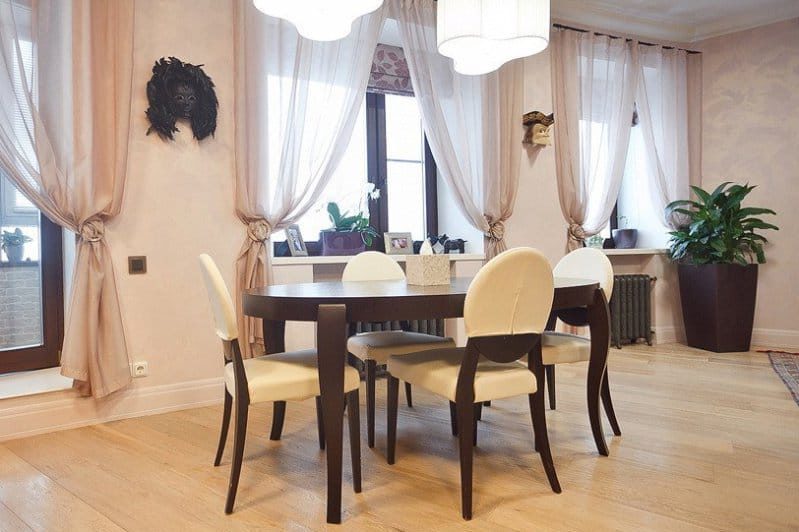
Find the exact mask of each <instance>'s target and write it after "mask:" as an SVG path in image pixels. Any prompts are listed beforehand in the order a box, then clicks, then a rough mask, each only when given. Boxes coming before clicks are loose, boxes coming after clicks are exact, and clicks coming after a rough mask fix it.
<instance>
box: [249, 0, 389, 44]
mask: <svg viewBox="0 0 799 532" xmlns="http://www.w3.org/2000/svg"><path fill="white" fill-rule="evenodd" d="M253 4H254V5H255V7H256V8H257V9H258V10H259V11H262V12H264V13H266V14H267V15H269V16H271V17H277V18H282V19H284V20H287V21H289V22H291V23H292V24H294V25H295V26H296V27H297V31H298V32H299V33H300V35H302V36H303V37H305V38H306V39H311V40H314V41H336V40H338V39H343V38H344V37H346V36H347V35H349V34H350V31H352V23H353V22H355V19H357V18H358V17H361V16H363V15H365V14H367V13H371V12H372V11H374V10H375V9H377V8H378V7H380V6H381V5H382V4H383V0H346V1H344V2H339V1H331V0H253Z"/></svg>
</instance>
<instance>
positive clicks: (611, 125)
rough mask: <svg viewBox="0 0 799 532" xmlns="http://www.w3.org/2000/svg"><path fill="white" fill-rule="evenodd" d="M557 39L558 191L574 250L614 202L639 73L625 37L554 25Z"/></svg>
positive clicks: (554, 73)
mask: <svg viewBox="0 0 799 532" xmlns="http://www.w3.org/2000/svg"><path fill="white" fill-rule="evenodd" d="M551 46H552V52H551V53H552V95H553V99H554V103H555V120H556V125H555V165H556V169H557V180H558V197H559V200H560V208H561V212H562V213H563V217H564V218H565V220H566V222H567V223H568V225H569V227H568V230H567V239H566V241H567V244H566V247H567V249H568V250H574V249H577V248H578V247H582V245H583V242H584V241H585V239H586V237H589V236H592V235H595V234H597V233H599V232H600V231H601V230H602V228H603V227H604V226H605V225H607V223H608V220H609V219H610V215H611V213H612V212H613V207H614V205H615V204H616V198H618V195H619V188H620V187H621V180H622V177H623V176H624V166H625V162H626V159H627V146H628V145H629V142H630V128H631V118H632V113H633V109H634V102H635V91H636V87H637V83H638V76H639V73H638V69H637V68H635V66H634V64H633V55H632V51H631V49H630V46H628V44H627V43H626V42H625V40H624V39H615V38H611V37H608V36H606V35H598V34H595V33H591V32H578V31H571V30H566V29H561V28H553V29H552V40H551Z"/></svg>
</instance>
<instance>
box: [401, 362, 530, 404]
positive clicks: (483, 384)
mask: <svg viewBox="0 0 799 532" xmlns="http://www.w3.org/2000/svg"><path fill="white" fill-rule="evenodd" d="M464 351H465V350H464V348H455V349H436V350H434V351H424V352H421V353H413V354H409V355H404V356H391V357H389V359H388V372H389V373H391V375H392V376H394V377H396V378H397V379H399V380H402V381H405V382H408V383H410V384H412V385H414V386H420V387H422V388H424V389H425V390H428V391H430V392H433V393H435V394H437V395H440V396H442V397H446V398H447V399H449V400H450V401H455V390H456V389H457V386H458V373H459V372H460V369H461V360H462V359H463V354H464ZM536 389H537V386H536V380H535V375H533V373H532V372H531V371H530V370H529V369H528V368H527V366H525V365H523V364H521V363H520V362H511V363H509V364H500V363H497V362H492V361H490V360H487V359H485V358H483V357H481V358H480V360H479V362H478V363H477V374H476V375H475V379H474V401H475V402H476V403H477V402H481V401H491V400H494V399H503V398H505V397H514V396H516V395H525V394H530V393H535V391H536Z"/></svg>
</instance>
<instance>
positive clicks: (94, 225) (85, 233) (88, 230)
mask: <svg viewBox="0 0 799 532" xmlns="http://www.w3.org/2000/svg"><path fill="white" fill-rule="evenodd" d="M78 235H79V236H80V238H81V240H83V241H84V242H99V241H100V240H102V239H103V238H105V223H103V221H102V220H101V219H100V218H89V219H88V220H86V221H85V222H83V223H82V224H80V225H79V226H78Z"/></svg>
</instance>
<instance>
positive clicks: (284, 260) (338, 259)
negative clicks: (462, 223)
mask: <svg viewBox="0 0 799 532" xmlns="http://www.w3.org/2000/svg"><path fill="white" fill-rule="evenodd" d="M447 256H448V257H449V259H450V261H470V260H471V261H478V260H479V261H481V260H485V255H483V254H481V253H464V254H458V253H450V254H448V255H447ZM389 257H391V258H392V259H394V260H396V261H397V262H405V257H407V255H389ZM351 258H352V257H351V256H333V257H272V265H274V266H294V265H300V264H346V263H348V262H349V261H350V259H351Z"/></svg>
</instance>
